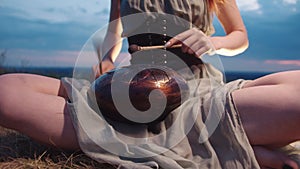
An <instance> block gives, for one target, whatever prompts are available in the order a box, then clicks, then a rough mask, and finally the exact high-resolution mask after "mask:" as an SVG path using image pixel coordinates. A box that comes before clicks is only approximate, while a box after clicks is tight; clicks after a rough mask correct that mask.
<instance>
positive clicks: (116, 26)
mask: <svg viewBox="0 0 300 169" xmlns="http://www.w3.org/2000/svg"><path fill="white" fill-rule="evenodd" d="M122 30H123V29H122V24H121V19H120V0H112V1H111V8H110V18H109V25H108V30H107V33H106V36H105V39H104V44H103V50H104V51H108V53H107V55H105V58H104V59H110V60H111V61H112V62H114V61H115V59H116V57H117V56H118V55H119V53H120V51H121V48H122V39H121V34H122ZM105 53H106V52H105Z"/></svg>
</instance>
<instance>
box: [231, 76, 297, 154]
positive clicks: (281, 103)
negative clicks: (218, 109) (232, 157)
mask: <svg viewBox="0 0 300 169" xmlns="http://www.w3.org/2000/svg"><path fill="white" fill-rule="evenodd" d="M232 96H233V99H234V101H235V104H236V107H237V109H238V112H239V114H240V116H241V120H242V123H243V126H244V128H245V131H246V133H247V136H248V138H249V141H250V143H251V144H252V145H253V146H265V147H271V148H272V147H280V146H284V145H287V144H289V143H291V142H293V141H296V140H299V139H300V130H299V127H300V71H290V72H282V73H276V74H272V75H268V76H265V77H262V78H259V79H257V80H254V81H252V82H249V83H247V84H246V85H245V86H244V88H243V89H241V90H237V91H234V92H233V93H232ZM259 150H260V151H258V153H261V152H266V151H261V150H262V149H259ZM256 154H257V153H256ZM266 154H270V153H266ZM262 157H264V156H262ZM270 157H271V156H270ZM265 158H268V156H265Z"/></svg>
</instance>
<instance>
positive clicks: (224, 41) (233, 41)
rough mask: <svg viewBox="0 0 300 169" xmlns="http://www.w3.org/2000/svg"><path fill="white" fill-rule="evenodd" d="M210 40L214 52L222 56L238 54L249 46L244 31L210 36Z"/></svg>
mask: <svg viewBox="0 0 300 169" xmlns="http://www.w3.org/2000/svg"><path fill="white" fill-rule="evenodd" d="M210 40H211V42H212V43H213V45H214V47H215V50H216V51H215V52H216V53H217V54H220V55H223V56H235V55H238V54H240V53H242V52H244V51H245V50H246V49H247V48H248V46H249V42H248V38H247V33H246V32H245V31H233V32H231V33H230V34H228V35H226V36H214V37H210Z"/></svg>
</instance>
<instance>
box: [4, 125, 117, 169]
mask: <svg viewBox="0 0 300 169" xmlns="http://www.w3.org/2000/svg"><path fill="white" fill-rule="evenodd" d="M0 168H1V169H23V168H26V169H31V168H32V169H37V168H38V169H43V168H47V169H48V168H50V169H51V168H53V169H60V168H61V169H62V168H63V169H114V168H115V167H113V166H111V165H109V164H100V163H98V162H96V161H94V160H92V159H91V158H89V157H87V156H86V155H84V154H83V153H82V152H66V151H63V150H58V149H54V148H50V147H47V146H43V145H41V144H39V143H37V142H35V141H33V140H31V139H30V138H28V137H26V136H24V135H22V134H20V133H18V132H15V131H13V130H9V129H5V128H3V127H0Z"/></svg>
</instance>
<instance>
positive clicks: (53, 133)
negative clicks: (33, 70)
mask: <svg viewBox="0 0 300 169" xmlns="http://www.w3.org/2000/svg"><path fill="white" fill-rule="evenodd" d="M0 84H1V86H0V93H1V97H0V125H2V126H4V127H7V128H11V129H15V130H17V131H19V132H21V133H24V134H26V135H28V136H30V137H32V138H34V139H36V140H38V141H40V142H43V143H46V144H49V145H54V146H57V147H60V148H66V149H77V148H78V143H77V140H76V134H75V131H74V128H73V125H72V119H71V117H70V114H69V111H68V109H67V106H66V98H67V97H66V94H65V91H64V88H63V87H62V85H61V81H60V80H58V79H54V78H49V77H44V76H38V75H31V74H10V75H3V76H0Z"/></svg>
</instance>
